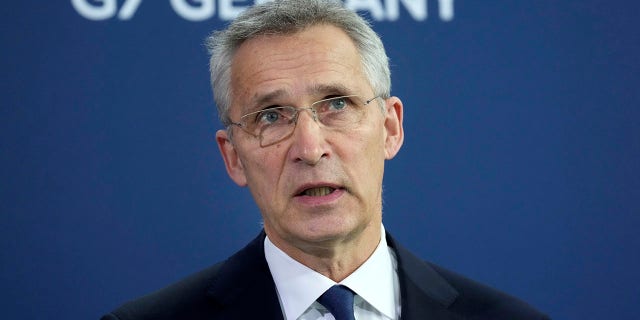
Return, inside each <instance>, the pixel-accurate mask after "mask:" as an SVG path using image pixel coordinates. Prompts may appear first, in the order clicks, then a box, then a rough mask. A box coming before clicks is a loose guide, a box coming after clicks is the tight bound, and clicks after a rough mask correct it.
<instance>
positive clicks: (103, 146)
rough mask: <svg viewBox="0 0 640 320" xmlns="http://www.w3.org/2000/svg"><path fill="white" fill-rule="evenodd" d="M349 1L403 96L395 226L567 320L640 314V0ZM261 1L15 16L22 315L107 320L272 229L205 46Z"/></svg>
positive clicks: (13, 194) (15, 265)
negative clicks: (263, 226)
mask: <svg viewBox="0 0 640 320" xmlns="http://www.w3.org/2000/svg"><path fill="white" fill-rule="evenodd" d="M346 2H347V4H348V5H349V6H351V7H352V8H354V9H358V10H359V11H360V12H362V13H363V14H365V15H367V16H368V17H369V18H370V19H371V20H372V21H373V23H374V28H375V29H376V30H377V31H378V32H379V33H380V35H381V36H382V38H383V41H384V42H385V44H386V47H387V50H388V52H389V55H390V57H391V64H392V78H393V90H392V92H393V94H394V95H397V96H399V97H401V98H402V99H403V101H404V103H405V116H406V119H405V132H406V139H405V145H404V147H403V149H402V150H401V152H400V154H399V156H398V157H396V158H395V159H394V160H392V161H390V162H388V166H387V175H386V178H385V195H384V199H385V210H384V215H385V218H384V219H385V225H386V227H387V229H388V230H390V231H391V232H392V233H394V234H395V235H396V237H397V238H399V240H400V241H401V242H403V243H404V244H405V245H406V246H407V247H409V248H410V249H412V250H413V251H415V252H416V253H418V254H419V255H420V256H422V257H424V258H426V259H429V260H432V261H435V262H437V263H439V264H441V265H444V266H446V267H448V268H451V269H453V270H456V271H458V272H460V273H463V274H466V275H468V276H470V277H472V278H475V279H478V280H480V281H483V282H486V283H488V284H490V285H492V286H495V287H497V288H500V289H502V290H505V291H507V292H510V293H512V294H514V295H517V296H519V297H521V298H523V299H524V300H526V301H529V302H530V303H531V304H533V305H534V306H536V307H538V308H540V309H542V310H544V311H546V312H548V313H549V314H550V315H551V316H552V317H554V318H555V319H636V318H637V310H636V309H637V304H638V302H639V300H638V297H640V275H639V273H638V270H640V257H639V253H640V235H639V233H638V231H637V230H638V229H640V215H639V213H640V160H639V159H640V124H639V123H640V111H639V107H638V106H639V104H640V93H639V85H640V59H639V58H638V57H640V22H639V21H638V14H639V13H640V2H638V1H606V0H565V1H556V0H522V1H473V0H456V1H455V2H454V1H453V0H402V1H400V0H384V1H383V0H370V1H365V0H360V1H346ZM250 3H253V1H239V0H235V1H232V0H218V1H214V0H201V1H195V0H190V1H186V0H171V1H141V0H126V1H123V0H118V1H116V0H111V1H109V0H102V1H98V0H77V1H76V0H74V1H40V2H33V1H10V2H7V3H5V4H4V5H3V6H2V9H1V10H0V18H1V20H0V21H2V29H1V30H2V31H1V33H0V37H1V38H0V43H1V46H2V50H0V70H1V74H2V81H1V84H0V97H1V98H0V99H1V100H0V101H1V108H0V213H1V216H0V258H1V264H0V285H1V286H2V287H1V289H2V291H1V292H0V310H2V314H3V315H2V318H3V319H96V318H98V317H99V316H100V314H102V313H103V312H106V311H108V310H110V309H112V308H114V307H116V306H117V305H119V304H120V303H122V302H123V301H125V300H127V299H130V298H133V297H135V296H138V295H141V294H143V293H146V292H149V291H151V290H155V289H157V288H160V287H162V286H164V285H166V284H168V283H170V282H173V281H175V280H178V279H179V278H181V277H183V276H185V275H187V274H189V273H191V272H193V271H196V270H199V269H201V268H204V267H206V266H208V265H210V264H212V263H214V262H216V261H218V260H220V259H223V258H224V257H226V256H228V255H229V254H231V253H232V252H234V251H235V250H237V249H238V248H240V247H241V246H242V245H244V244H245V243H246V242H248V241H249V240H250V239H251V238H253V237H254V236H255V235H256V234H257V232H258V230H259V229H260V224H259V223H260V218H259V213H258V212H257V209H256V207H255V206H254V205H253V202H252V200H251V198H250V195H249V193H248V191H247V190H243V189H240V188H238V187H237V186H235V185H234V184H233V183H232V182H231V180H230V179H229V178H228V177H227V176H226V173H225V170H224V166H223V163H222V161H221V157H220V156H219V154H218V151H217V147H216V145H215V141H214V133H215V131H216V130H217V129H218V128H219V124H218V123H217V120H216V114H215V107H214V105H213V102H212V98H211V93H210V90H209V84H208V71H207V63H208V61H207V59H208V58H207V53H206V50H205V49H204V46H203V41H204V38H205V37H206V36H207V35H208V34H209V32H211V31H212V30H213V29H217V28H221V27H222V26H223V25H224V24H225V23H226V21H227V20H228V19H230V18H231V17H233V16H234V15H235V14H237V12H238V11H239V10H241V9H242V7H244V6H247V5H249V4H250Z"/></svg>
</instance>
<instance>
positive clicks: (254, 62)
mask: <svg viewBox="0 0 640 320" xmlns="http://www.w3.org/2000/svg"><path fill="white" fill-rule="evenodd" d="M231 88H232V89H231V90H232V92H231V97H232V103H231V105H232V108H231V109H232V110H231V111H233V109H236V108H237V107H234V106H236V105H242V106H245V107H243V108H242V109H245V108H246V107H250V105H253V104H259V103H263V102H268V101H272V100H275V99H287V98H289V99H293V98H294V97H300V96H309V99H316V98H318V97H319V98H320V99H321V98H324V96H322V95H323V94H324V95H349V94H363V92H359V91H364V90H366V89H367V88H369V89H370V85H369V81H368V80H367V79H366V77H365V76H364V72H363V68H362V60H361V57H360V54H359V52H358V50H357V48H356V46H355V44H354V43H353V41H352V40H351V38H350V37H349V36H348V35H347V34H346V33H345V32H344V31H342V30H341V29H339V28H337V27H334V26H332V25H317V26H313V27H310V28H307V29H304V30H302V31H300V32H296V33H291V34H278V35H271V34H265V35H261V36H257V37H253V38H251V39H249V40H247V41H245V42H244V43H243V44H242V45H241V46H239V47H238V49H237V50H236V52H235V55H234V58H233V61H232V65H231ZM367 93H368V92H367ZM286 102H287V101H283V103H286ZM293 102H294V101H290V102H288V103H293ZM245 111H246V110H245Z"/></svg>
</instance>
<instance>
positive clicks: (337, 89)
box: [310, 83, 353, 95]
mask: <svg viewBox="0 0 640 320" xmlns="http://www.w3.org/2000/svg"><path fill="white" fill-rule="evenodd" d="M310 93H312V94H322V95H328V94H338V95H351V94H353V91H352V90H351V89H349V88H347V87H346V86H345V85H343V84H340V83H330V84H319V85H316V86H314V87H312V88H311V90H310Z"/></svg>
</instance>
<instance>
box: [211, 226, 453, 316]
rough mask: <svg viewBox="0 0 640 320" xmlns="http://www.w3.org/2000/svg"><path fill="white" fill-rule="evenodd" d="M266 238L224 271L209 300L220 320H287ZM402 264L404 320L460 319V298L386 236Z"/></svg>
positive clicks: (258, 239) (251, 245)
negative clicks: (454, 306) (455, 304)
mask: <svg viewBox="0 0 640 320" xmlns="http://www.w3.org/2000/svg"><path fill="white" fill-rule="evenodd" d="M264 238H265V234H264V232H261V233H260V235H258V237H256V238H255V239H254V240H253V241H251V242H250V243H249V244H248V245H247V246H246V247H244V248H243V249H242V250H240V251H238V252H237V253H236V254H234V255H233V256H231V257H230V258H229V259H228V260H227V261H225V262H224V263H223V265H222V266H221V267H220V269H219V271H218V273H217V275H216V276H215V278H214V280H213V281H212V284H211V286H210V287H209V290H208V295H209V297H210V298H211V300H212V302H213V303H214V304H215V305H216V309H217V310H218V311H219V315H220V317H219V319H253V318H261V319H284V316H283V314H282V308H281V307H280V302H279V300H278V293H277V289H276V287H275V283H274V282H273V278H272V277H271V273H270V271H269V266H268V264H267V261H266V259H265V257H264ZM387 243H388V245H389V246H390V247H391V248H393V249H394V251H395V253H396V258H397V261H398V277H399V279H400V294H401V300H402V316H401V319H402V320H422V319H446V320H454V319H457V320H459V319H461V317H460V316H459V315H457V314H455V313H454V312H452V311H451V310H450V309H449V308H448V307H449V306H450V305H451V304H452V303H453V302H454V301H455V300H456V298H457V297H458V292H457V291H456V289H455V288H453V287H452V286H451V285H450V284H449V283H448V282H447V281H446V280H445V279H444V278H443V277H442V276H440V275H439V274H438V273H437V272H436V271H435V270H434V269H433V268H432V267H431V266H430V265H429V264H428V263H426V262H424V261H422V260H420V259H418V258H417V257H416V256H414V255H413V254H412V253H411V252H409V251H408V250H407V249H405V248H404V247H402V246H401V245H400V244H398V243H397V242H396V241H395V240H394V239H393V237H391V235H389V234H388V233H387Z"/></svg>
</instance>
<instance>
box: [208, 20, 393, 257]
mask: <svg viewBox="0 0 640 320" xmlns="http://www.w3.org/2000/svg"><path fill="white" fill-rule="evenodd" d="M231 74H232V79H231V86H232V88H233V92H232V104H231V108H230V117H231V119H232V121H238V120H239V119H240V117H241V116H242V115H244V114H247V113H249V112H252V111H256V110H261V109H264V108H267V107H272V106H284V105H287V106H295V107H306V106H309V105H311V104H312V103H313V102H315V101H318V100H321V99H325V98H328V97H333V96H341V95H359V96H362V97H363V98H364V99H367V100H368V99H371V98H373V97H374V96H375V93H374V92H373V90H372V88H371V86H370V85H369V81H368V79H366V78H365V76H364V74H363V71H362V66H361V61H360V56H359V55H358V52H357V51H356V48H355V46H354V44H353V42H352V41H351V39H350V38H349V37H348V36H347V35H346V34H345V33H344V32H343V31H342V30H340V29H338V28H336V27H333V26H328V25H317V26H313V27H310V28H308V29H306V30H303V31H301V32H298V33H295V34H290V35H269V36H259V37H257V38H254V39H251V40H248V41H246V42H245V43H244V44H242V45H241V46H240V48H239V49H238V51H237V53H236V55H235V57H234V61H233V64H232V67H231ZM383 101H384V105H385V106H384V110H381V108H380V103H381V102H383ZM365 108H367V110H366V112H365V116H364V118H363V119H362V121H361V122H360V123H358V124H357V125H355V126H353V127H350V128H349V129H348V130H338V129H331V128H327V127H324V126H323V125H322V124H321V123H319V122H316V121H315V120H314V119H313V117H312V115H311V113H310V112H309V111H301V112H300V114H299V117H298V122H297V125H296V127H295V130H294V132H293V134H292V135H291V136H290V137H288V138H286V139H284V140H282V141H280V142H278V143H276V144H273V145H269V146H266V147H261V146H260V141H259V139H258V138H256V137H254V136H252V135H250V134H248V133H246V132H244V131H243V130H241V129H239V128H237V127H231V128H230V129H229V130H234V132H233V142H231V141H229V140H228V139H227V138H228V133H227V132H226V131H224V130H221V131H218V133H217V141H218V144H219V147H220V151H221V152H222V155H223V158H224V160H225V164H226V167H227V171H228V173H229V175H230V176H231V178H232V179H233V180H234V181H235V182H236V183H237V184H239V185H241V186H245V185H248V186H249V189H250V191H251V193H252V195H253V197H254V199H255V201H256V203H257V205H258V207H259V208H260V211H261V213H262V217H263V219H264V228H265V231H266V232H267V234H268V235H269V238H270V239H271V240H272V241H273V242H274V243H275V244H276V245H279V246H280V247H281V248H282V246H293V247H296V248H303V247H305V246H307V247H308V246H309V245H312V246H313V245H315V244H327V243H332V242H336V241H338V242H339V241H345V240H349V239H356V238H358V237H360V236H363V235H365V236H367V235H368V236H372V237H375V238H379V232H380V229H379V228H380V223H381V219H382V201H381V194H382V176H383V170H384V161H385V159H390V158H392V157H393V156H394V155H395V154H396V153H397V151H398V150H399V148H400V146H401V144H402V139H403V132H402V103H401V102H400V100H399V99H397V98H395V97H392V98H389V99H386V100H382V99H377V100H374V101H373V102H371V103H370V104H369V105H367V106H365ZM376 232H377V234H376Z"/></svg>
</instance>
